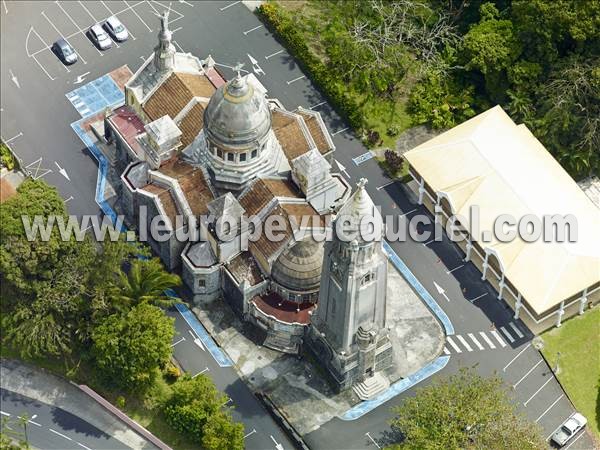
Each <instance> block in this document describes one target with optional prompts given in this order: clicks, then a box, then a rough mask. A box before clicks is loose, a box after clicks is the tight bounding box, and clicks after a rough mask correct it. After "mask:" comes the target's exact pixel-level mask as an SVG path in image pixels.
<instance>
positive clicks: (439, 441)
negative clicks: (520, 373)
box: [391, 370, 547, 450]
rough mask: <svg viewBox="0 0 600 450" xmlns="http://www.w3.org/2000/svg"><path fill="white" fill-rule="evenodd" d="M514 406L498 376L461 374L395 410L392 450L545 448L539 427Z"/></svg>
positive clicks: (430, 387)
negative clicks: (396, 437)
mask: <svg viewBox="0 0 600 450" xmlns="http://www.w3.org/2000/svg"><path fill="white" fill-rule="evenodd" d="M441 405H443V407H440V406H441ZM515 408H516V405H515V404H514V403H513V402H512V401H511V399H510V398H509V396H508V392H507V391H506V389H505V388H504V386H503V384H502V380H501V379H500V378H498V377H493V378H483V377H481V376H479V375H477V374H475V373H474V372H473V371H468V370H463V371H461V372H459V373H458V374H456V375H452V376H450V377H448V378H447V379H442V380H438V381H436V382H434V383H433V384H431V385H430V386H428V387H425V388H420V389H418V390H417V393H416V395H415V396H414V397H410V398H407V399H405V400H404V401H403V403H402V404H401V405H400V406H398V407H396V408H394V409H393V412H394V414H395V417H394V418H393V419H392V421H391V424H392V427H393V428H394V429H395V430H397V431H398V434H399V435H401V436H402V437H401V442H400V443H398V444H397V445H395V446H393V448H398V449H400V448H402V449H415V450H417V449H418V450H420V449H448V448H473V449H475V448H515V449H516V448H518V449H522V450H529V449H530V450H537V449H543V448H546V447H547V445H546V442H545V441H544V439H543V437H542V435H541V432H540V430H539V429H538V427H537V425H535V424H533V423H531V422H529V421H528V420H527V419H526V418H525V417H523V416H521V415H518V414H517V413H516V412H515Z"/></svg>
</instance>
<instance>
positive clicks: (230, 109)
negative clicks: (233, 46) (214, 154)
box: [204, 75, 271, 151]
mask: <svg viewBox="0 0 600 450" xmlns="http://www.w3.org/2000/svg"><path fill="white" fill-rule="evenodd" d="M270 129H271V110H270V109H269V105H268V103H267V99H266V98H265V96H264V95H263V94H261V93H260V92H259V91H258V90H256V89H254V87H253V86H252V85H251V84H250V83H248V80H247V77H241V76H240V75H238V76H237V77H235V78H234V79H233V80H231V81H229V82H227V83H226V84H224V85H223V86H220V87H219V89H217V91H216V92H215V93H214V94H213V96H212V97H211V99H210V101H209V102H208V106H207V107H206V110H205V111H204V130H205V133H206V135H207V137H208V138H209V139H210V140H211V141H212V142H213V143H214V144H216V145H217V146H220V147H225V148H228V149H230V150H233V151H235V150H240V151H243V150H246V149H248V148H250V147H255V146H256V143H257V142H260V141H261V140H262V139H263V138H264V137H265V136H266V135H267V133H268V132H269V130H270Z"/></svg>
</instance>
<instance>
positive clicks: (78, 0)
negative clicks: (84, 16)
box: [77, 0, 98, 23]
mask: <svg viewBox="0 0 600 450" xmlns="http://www.w3.org/2000/svg"><path fill="white" fill-rule="evenodd" d="M77 3H79V4H80V5H81V7H82V8H83V9H84V10H85V12H87V13H88V16H90V17H91V18H92V20H93V21H94V23H98V20H96V18H95V17H94V15H93V14H92V13H91V12H90V10H89V9H87V7H86V6H85V5H84V4H83V2H82V1H81V0H77Z"/></svg>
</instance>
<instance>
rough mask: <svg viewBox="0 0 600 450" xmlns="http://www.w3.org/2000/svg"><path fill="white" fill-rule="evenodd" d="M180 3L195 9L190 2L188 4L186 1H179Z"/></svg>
mask: <svg viewBox="0 0 600 450" xmlns="http://www.w3.org/2000/svg"><path fill="white" fill-rule="evenodd" d="M177 1H178V2H179V3H183V4H184V5H188V6H191V7H192V8H193V7H194V5H192V4H191V3H190V2H186V1H185V0H177Z"/></svg>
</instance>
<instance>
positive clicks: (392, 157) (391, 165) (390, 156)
mask: <svg viewBox="0 0 600 450" xmlns="http://www.w3.org/2000/svg"><path fill="white" fill-rule="evenodd" d="M384 156H385V163H386V166H387V167H388V169H389V171H390V174H391V175H396V174H397V173H398V172H399V171H400V170H401V169H402V157H401V156H400V155H399V154H398V153H396V152H395V151H394V150H389V149H388V150H386V151H385V153H384Z"/></svg>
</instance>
